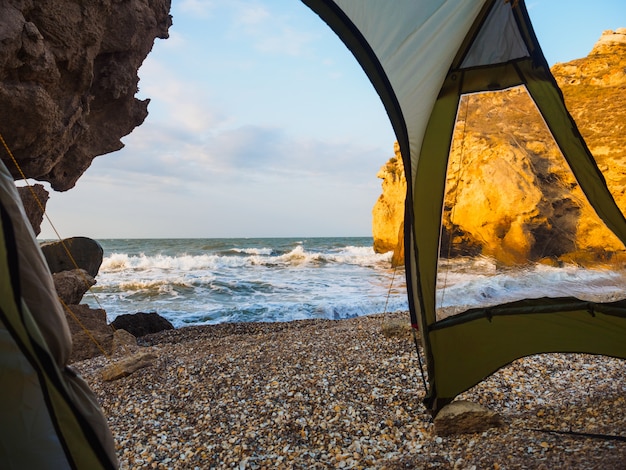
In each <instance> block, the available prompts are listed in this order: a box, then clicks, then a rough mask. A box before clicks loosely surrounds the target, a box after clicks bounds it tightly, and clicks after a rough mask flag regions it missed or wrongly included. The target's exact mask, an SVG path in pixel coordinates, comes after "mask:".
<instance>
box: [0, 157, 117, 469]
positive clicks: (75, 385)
mask: <svg viewBox="0 0 626 470" xmlns="http://www.w3.org/2000/svg"><path fill="white" fill-rule="evenodd" d="M0 215H1V217H0V224H1V225H0V279H2V282H0V379H1V383H2V388H3V392H2V397H3V399H2V400H0V415H1V416H2V424H3V426H2V435H1V436H0V461H1V462H2V468H8V469H23V468H38V469H45V468H50V469H63V468H81V469H82V468H85V469H87V468H89V469H99V468H101V469H110V468H117V457H116V455H115V446H114V443H113V437H112V435H111V432H110V430H109V428H108V426H107V423H106V418H105V417H104V415H103V414H102V411H101V409H100V407H99V405H98V403H97V401H96V398H95V396H94V395H93V392H91V390H90V389H89V387H88V386H87V384H86V383H85V382H84V381H83V380H82V379H81V378H80V377H79V376H78V375H77V374H75V373H74V372H73V371H72V370H71V369H69V368H68V367H67V365H66V364H67V360H68V357H69V354H70V350H71V336H70V333H69V328H68V325H67V323H66V320H65V314H64V312H63V308H62V306H61V304H60V302H59V300H58V298H57V295H56V290H55V289H54V283H53V280H52V275H51V274H50V271H49V269H48V267H47V264H46V262H45V259H44V257H43V254H42V253H41V250H40V249H39V245H38V243H37V240H36V239H35V235H34V233H33V231H32V228H31V227H30V224H29V222H28V219H27V218H26V216H25V213H24V209H23V207H22V203H21V199H20V197H19V195H18V193H17V190H16V188H15V183H14V182H13V178H12V177H11V175H10V174H9V172H8V170H7V169H6V167H5V166H4V163H2V162H1V161H0Z"/></svg>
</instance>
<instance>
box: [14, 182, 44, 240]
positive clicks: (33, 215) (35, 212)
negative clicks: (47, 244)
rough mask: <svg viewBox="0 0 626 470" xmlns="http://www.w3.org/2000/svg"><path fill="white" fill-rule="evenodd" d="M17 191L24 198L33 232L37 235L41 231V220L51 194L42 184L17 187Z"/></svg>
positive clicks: (23, 203) (23, 202)
mask: <svg viewBox="0 0 626 470" xmlns="http://www.w3.org/2000/svg"><path fill="white" fill-rule="evenodd" d="M17 192H18V193H19V195H20V198H21V199H22V205H23V206H24V211H25V212H26V217H28V221H29V222H30V225H31V227H33V232H35V236H37V235H39V234H40V233H41V222H42V220H43V214H44V211H45V209H46V203H47V202H48V198H49V197H50V195H49V194H48V191H46V189H45V188H44V187H43V186H42V185H41V184H33V185H31V186H22V187H20V188H17Z"/></svg>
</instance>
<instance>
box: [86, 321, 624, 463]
mask: <svg viewBox="0 0 626 470" xmlns="http://www.w3.org/2000/svg"><path fill="white" fill-rule="evenodd" d="M407 317H408V314H406V313H394V314H385V315H372V316H367V317H360V318H354V319H349V320H339V321H329V320H306V321H296V322H289V323H260V324H259V323H253V324H226V325H216V326H200V327H189V328H181V329H178V330H171V331H168V332H162V333H160V334H157V335H151V336H148V337H144V338H142V340H141V342H142V345H143V346H144V347H145V350H146V351H152V352H154V353H155V354H156V355H157V357H158V359H157V361H156V365H155V366H153V367H149V368H145V369H141V370H139V371H137V372H135V373H134V374H132V375H131V376H128V377H126V378H123V379H120V380H117V381H113V382H104V381H102V379H101V377H100V373H99V369H100V368H101V367H102V366H104V365H105V364H106V363H107V362H108V361H105V359H104V358H102V357H100V358H95V359H91V360H88V361H83V362H80V363H76V364H74V366H75V367H76V368H77V369H78V370H79V371H80V372H81V374H82V375H83V377H84V378H85V379H86V380H87V382H88V383H89V385H90V386H91V387H92V389H93V390H94V392H95V393H96V395H97V396H98V399H99V400H100V403H101V405H102V407H103V410H104V412H105V415H106V416H107V417H108V420H109V425H110V427H111V430H112V432H113V435H114V438H115V440H116V445H117V450H118V457H119V460H120V464H121V468H123V469H130V468H159V469H161V468H172V469H196V468H197V469H209V468H237V469H270V468H272V469H273V468H286V469H287V468H294V469H295V468H297V469H321V468H374V469H403V468H455V469H472V468H475V469H496V470H497V469H510V468H536V469H546V470H547V469H555V468H559V469H563V468H572V469H593V468H598V469H620V468H623V469H626V442H624V441H620V440H616V439H609V438H608V437H583V436H576V435H571V434H560V433H558V434H557V433H552V432H547V430H558V431H574V432H584V433H590V434H598V435H606V436H615V435H618V436H626V414H625V412H624V404H625V401H626V379H625V377H624V365H625V364H626V361H623V360H618V359H612V358H607V357H603V356H590V355H584V354H568V355H565V354H562V355H556V354H551V355H542V356H533V357H529V358H525V359H522V360H519V361H516V362H514V363H513V364H511V365H510V366H508V367H506V368H504V369H502V370H500V371H499V372H497V373H496V374H494V375H493V376H492V377H490V378H489V379H488V380H486V381H484V382H482V383H481V384H479V385H478V386H476V387H474V388H472V389H471V390H469V391H468V392H466V393H464V394H462V395H461V396H459V399H465V400H471V401H474V402H477V403H480V404H482V405H484V406H486V407H488V408H490V409H491V410H493V411H496V412H498V413H499V414H500V415H501V416H502V418H503V420H504V423H505V424H504V425H503V426H502V427H499V428H493V429H490V430H489V431H486V432H483V433H477V434H461V435H456V436H451V437H440V436H437V435H436V434H435V432H434V426H433V424H432V422H431V418H430V414H429V413H428V412H427V410H426V409H425V408H424V406H423V405H422V403H421V400H422V398H423V396H424V389H423V383H422V378H421V375H420V372H419V364H418V360H417V354H416V351H415V345H414V343H413V341H412V338H411V335H410V333H409V332H408V329H407V328H398V327H397V322H398V321H402V322H403V324H406V323H408V318H407ZM384 333H385V334H384ZM540 430H541V431H540Z"/></svg>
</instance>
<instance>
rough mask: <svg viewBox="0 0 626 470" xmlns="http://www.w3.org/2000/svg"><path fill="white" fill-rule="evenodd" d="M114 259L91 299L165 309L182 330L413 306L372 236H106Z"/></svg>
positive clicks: (129, 308) (119, 308)
mask: <svg viewBox="0 0 626 470" xmlns="http://www.w3.org/2000/svg"><path fill="white" fill-rule="evenodd" d="M98 242H99V243H100V244H101V245H102V247H103V249H104V260H103V262H102V265H101V267H100V271H99V272H98V275H97V277H96V282H97V283H96V285H95V286H94V287H92V288H91V294H87V295H85V297H84V299H83V302H85V303H88V304H89V305H90V306H91V307H93V308H103V309H104V310H105V311H106V312H107V317H108V320H109V321H112V320H114V319H115V317H117V316H118V315H121V314H129V313H137V312H157V313H158V314H160V315H162V316H163V317H165V318H167V319H168V320H169V321H170V322H172V324H173V325H174V326H175V327H181V326H188V325H203V324H216V323H224V322H253V321H254V322H257V321H258V322H281V321H291V320H300V319H311V318H325V319H342V318H351V317H356V316H361V315H368V314H372V313H382V312H386V311H387V312H389V311H398V310H407V309H408V304H407V297H406V282H405V275H404V269H403V268H395V269H394V268H392V267H391V254H390V253H388V254H377V253H375V252H374V250H373V248H372V246H373V239H372V238H371V237H328V238H210V239H208V238H207V239H204V238H203V239H115V240H111V239H109V240H102V239H100V240H98Z"/></svg>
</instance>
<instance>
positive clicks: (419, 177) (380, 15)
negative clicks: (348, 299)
mask: <svg viewBox="0 0 626 470" xmlns="http://www.w3.org/2000/svg"><path fill="white" fill-rule="evenodd" d="M303 2H304V3H305V4H306V5H308V6H309V7H310V8H311V9H312V10H313V11H315V12H316V13H317V14H318V15H319V16H320V17H321V18H322V19H323V20H324V21H326V22H327V23H328V25H329V26H330V27H331V28H332V29H333V30H334V31H335V32H336V34H337V35H338V36H339V37H340V38H341V40H342V41H343V42H344V43H345V44H346V46H347V47H348V48H349V49H350V50H351V52H352V53H353V54H354V56H355V57H356V59H357V60H358V61H359V63H360V64H361V66H362V67H363V69H364V71H365V73H366V74H367V76H368V77H369V79H370V81H371V82H372V84H373V86H374V87H375V89H376V90H377V92H378V94H379V96H380V98H381V100H382V102H383V104H384V105H385V108H386V110H387V113H388V115H389V118H390V120H391V123H392V126H393V129H394V131H395V133H396V137H397V140H398V144H399V146H400V151H401V154H402V157H403V160H404V165H405V173H406V175H407V199H406V215H405V224H404V229H405V259H406V275H407V286H408V297H409V306H410V310H411V317H412V321H413V323H414V326H416V327H419V329H420V331H421V337H422V343H423V347H424V351H425V354H426V365H427V372H428V391H427V395H426V398H425V403H426V405H427V406H428V407H429V408H430V409H431V411H432V412H433V413H436V412H437V411H438V410H439V409H440V408H441V407H442V406H443V405H445V404H446V403H448V402H450V401H451V400H453V399H454V397H456V396H457V395H458V394H459V393H461V392H463V391H465V390H467V389H468V388H470V387H472V386H473V385H475V384H477V383H478V382H480V381H482V380H484V379H485V378H486V377H488V376H489V375H490V374H492V373H493V372H495V371H496V370H497V369H498V368H500V367H502V366H504V365H506V364H508V363H510V362H511V361H513V360H515V359H518V358H520V357H523V356H526V355H530V354H536V353H546V352H588V353H594V354H605V355H609V356H615V357H621V358H626V304H625V303H623V302H617V303H612V304H610V305H603V304H593V303H590V302H583V301H580V300H577V299H574V298H559V299H550V298H545V299H535V300H529V301H522V302H515V303H512V304H508V305H501V306H497V307H491V308H488V309H487V308H485V309H476V310H472V311H468V312H464V313H461V314H458V315H455V316H453V317H450V318H447V319H445V320H440V321H438V320H437V318H436V311H435V307H436V302H435V292H436V280H437V260H438V254H439V244H440V233H441V222H442V220H441V219H442V213H443V202H444V191H445V183H446V171H447V166H448V156H449V152H450V145H451V143H452V137H453V131H454V126H455V121H456V115H457V110H458V107H459V102H460V99H461V96H462V95H463V94H467V93H476V92H482V91H496V90H504V89H508V88H511V87H515V86H524V87H525V88H526V89H527V90H528V93H529V95H530V96H531V98H532V99H533V101H534V102H535V104H536V105H537V108H538V109H539V111H540V113H541V115H542V116H543V118H544V120H545V122H546V124H547V126H548V128H549V130H550V131H551V133H552V134H553V137H554V139H555V141H556V143H557V145H558V146H559V148H560V150H561V152H562V153H563V155H564V157H565V159H566V160H567V163H568V164H569V166H570V168H571V170H572V172H573V173H574V175H575V177H576V179H577V180H578V183H579V184H580V186H581V188H582V190H583V191H584V193H585V194H586V196H587V198H588V199H589V202H590V203H591V205H592V207H593V208H594V209H595V211H596V212H597V214H598V215H599V216H600V218H601V219H602V220H603V221H604V223H605V224H606V225H607V227H609V228H610V229H611V230H612V231H613V232H614V233H615V234H616V235H617V237H618V238H619V239H620V240H621V241H622V242H623V243H624V242H626V220H625V219H624V216H623V215H622V213H621V211H620V210H619V208H618V207H617V205H616V204H615V201H614V200H613V197H612V196H611V194H610V192H609V191H608V189H607V187H606V183H605V181H604V178H603V176H602V174H601V172H600V171H599V170H598V167H597V165H596V163H595V161H594V159H593V156H592V155H591V153H590V152H589V150H588V148H587V145H586V144H585V142H584V140H583V138H582V137H581V135H580V133H579V132H578V129H577V127H576V124H575V122H574V120H573V119H572V117H571V116H570V114H569V113H568V111H567V109H566V107H565V103H564V101H563V96H562V94H561V91H560V90H559V88H558V86H557V84H556V81H555V80H554V78H553V76H552V74H551V72H550V68H549V66H548V64H547V62H546V60H545V58H544V56H543V53H542V52H541V49H540V47H539V43H538V41H537V38H536V36H535V34H534V32H533V28H532V25H531V21H530V18H529V16H528V12H527V10H526V7H525V3H524V1H523V0H520V1H511V2H509V1H508V0H480V1H479V0H476V1H472V2H469V1H466V0H394V1H393V2H389V1H384V0H361V1H350V0H303Z"/></svg>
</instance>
